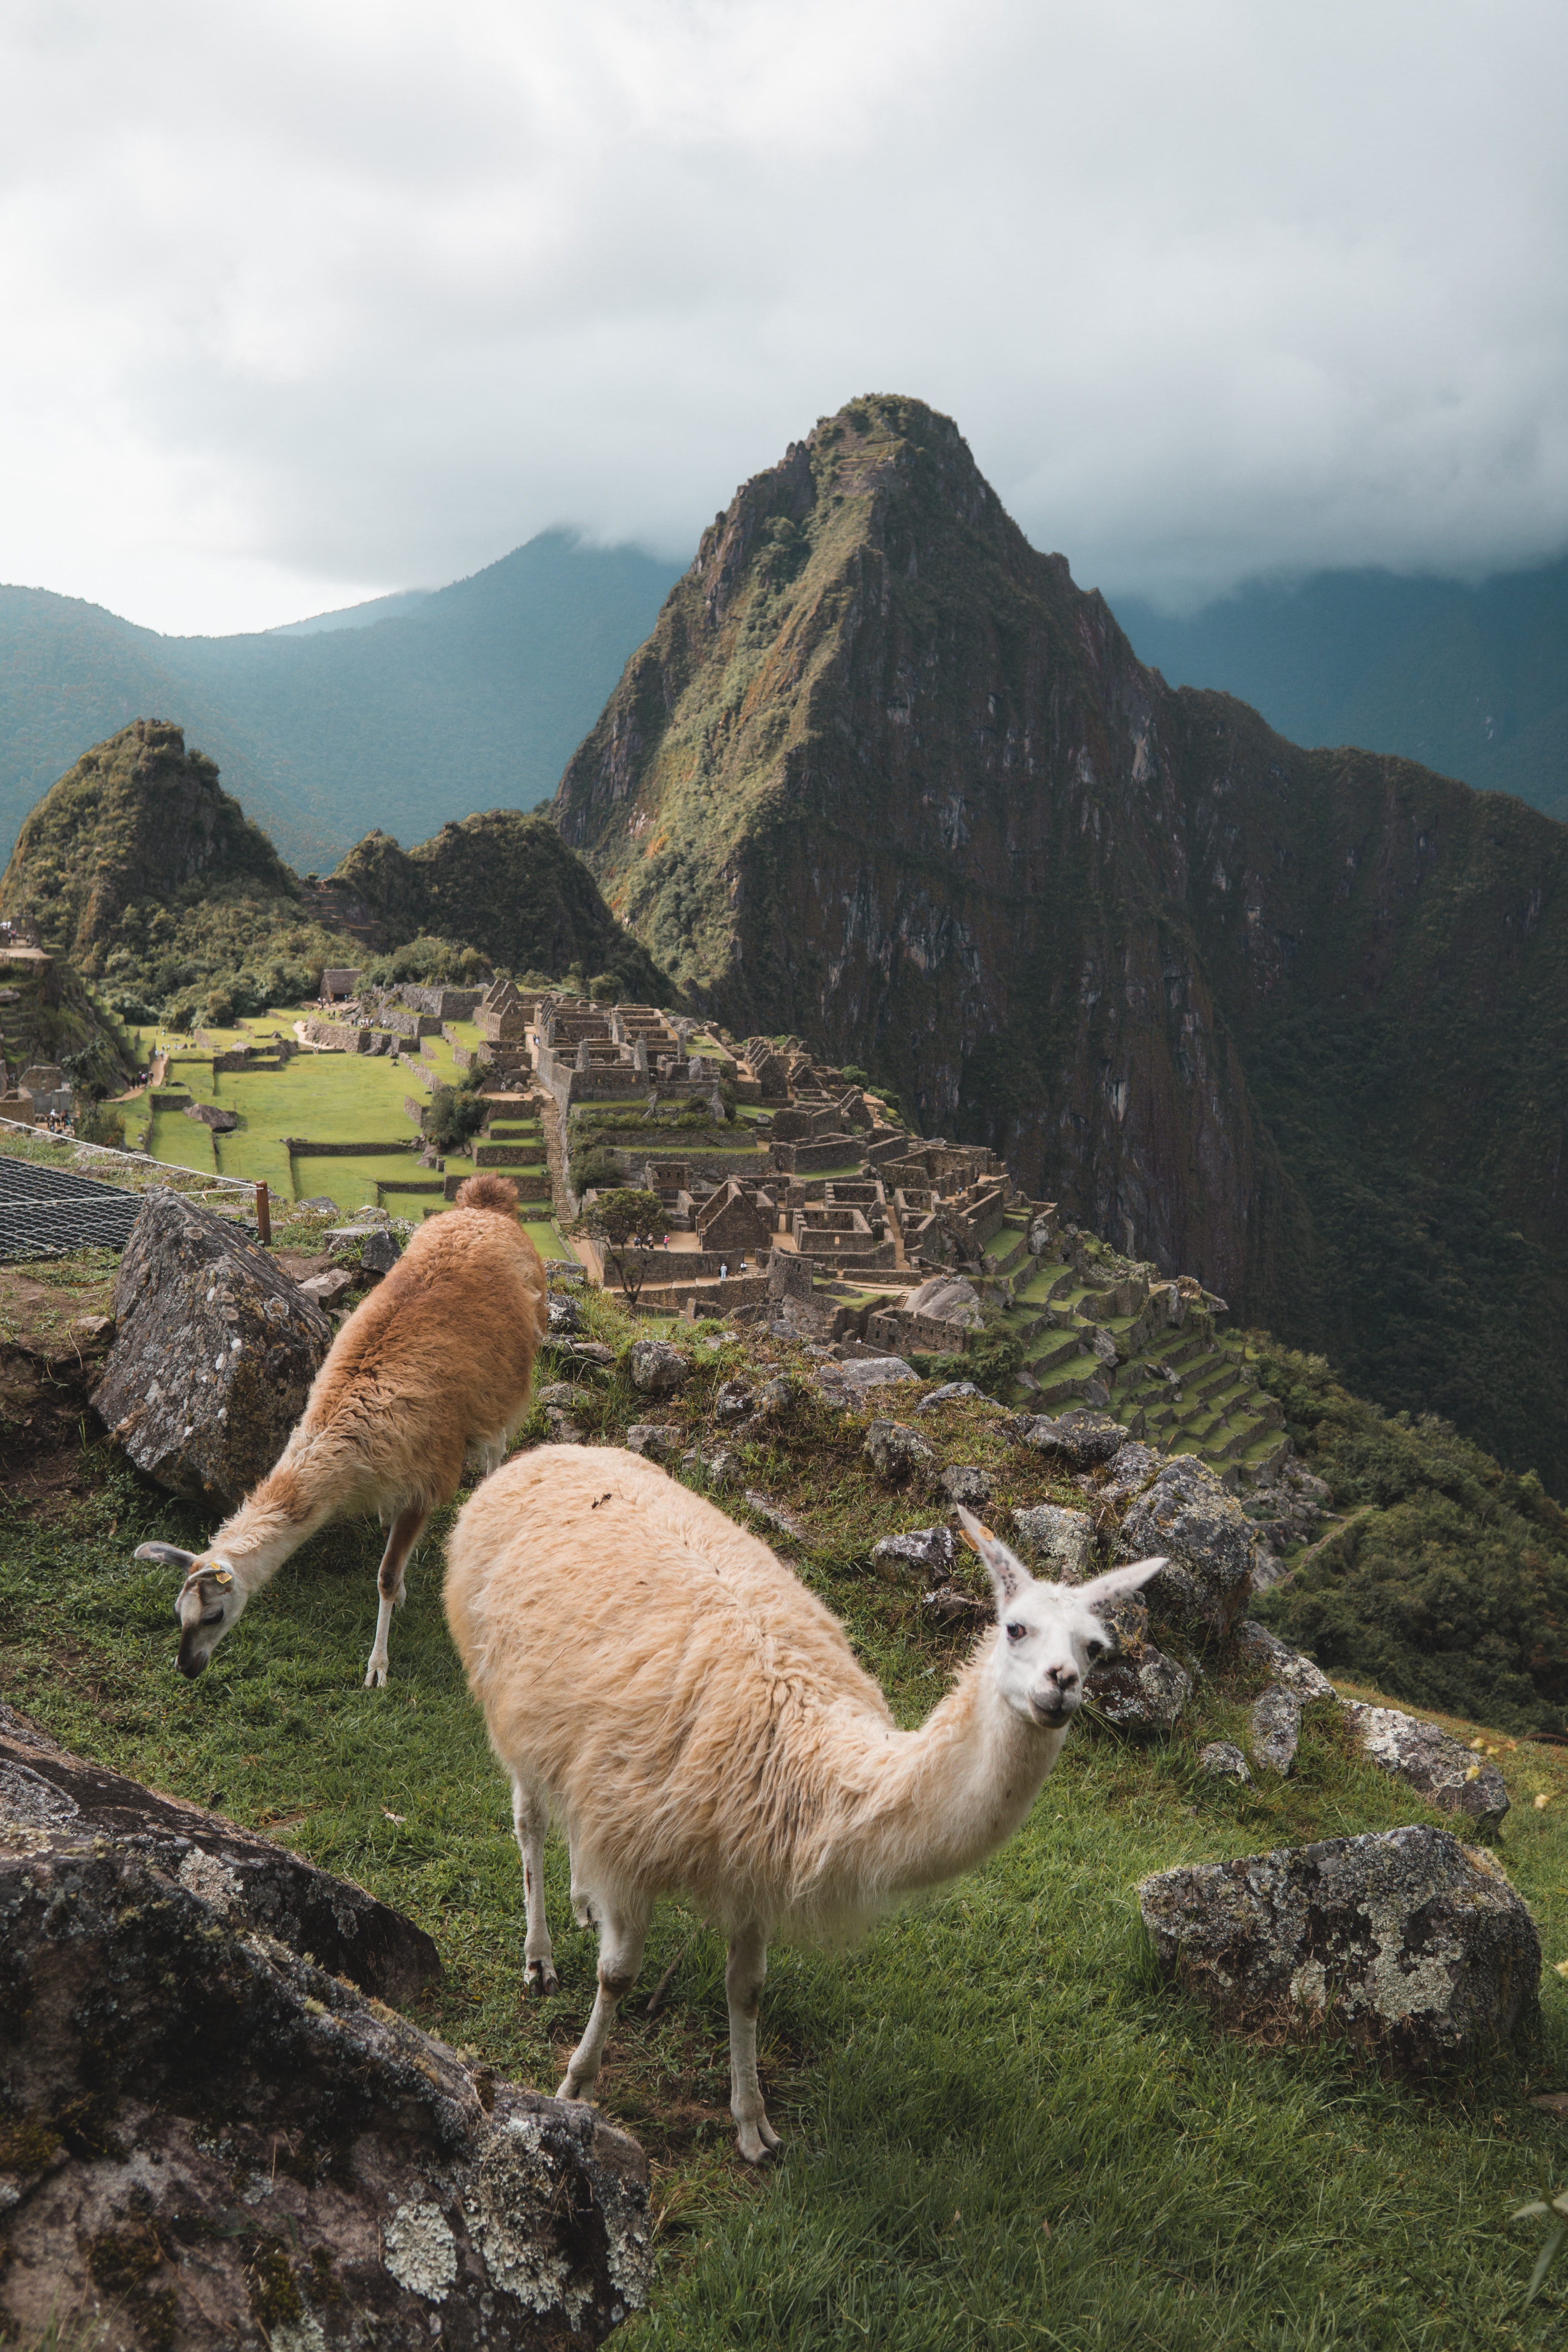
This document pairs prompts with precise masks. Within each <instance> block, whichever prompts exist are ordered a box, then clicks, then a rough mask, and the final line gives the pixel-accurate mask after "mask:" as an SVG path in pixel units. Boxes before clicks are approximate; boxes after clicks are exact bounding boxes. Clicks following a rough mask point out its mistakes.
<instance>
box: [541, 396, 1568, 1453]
mask: <svg viewBox="0 0 1568 2352" xmlns="http://www.w3.org/2000/svg"><path fill="white" fill-rule="evenodd" d="M554 814H555V818H556V821H557V823H558V824H559V825H560V827H561V830H562V833H563V837H564V839H565V840H566V841H567V843H568V844H569V845H571V846H572V847H573V848H574V849H576V850H578V851H580V852H581V854H582V855H583V856H584V858H585V859H586V860H587V862H588V864H589V866H591V868H592V869H593V872H594V874H595V877H596V878H597V879H598V881H599V883H600V886H601V887H602V888H603V889H604V891H605V897H606V898H607V899H608V901H609V904H610V906H611V908H613V910H614V911H615V913H616V915H617V916H618V917H619V918H620V919H621V920H622V921H623V922H625V923H626V925H627V927H628V928H629V929H631V930H632V931H633V932H634V933H635V934H636V935H637V937H638V938H639V939H640V940H642V941H643V942H644V944H645V945H646V946H647V949H648V950H649V951H650V953H651V954H652V955H653V957H654V958H655V960H656V961H657V962H658V964H659V965H660V966H661V968H662V969H663V970H664V971H667V972H668V973H669V974H670V975H671V978H672V979H673V981H674V982H676V983H677V984H678V985H679V987H680V988H682V989H683V990H684V991H686V992H688V993H689V996H690V997H691V998H692V999H693V1000H694V1001H696V1002H700V1003H702V1004H703V1005H705V1006H706V1007H707V1008H708V1009H709V1010H710V1012H711V1013H713V1014H714V1015H715V1016H716V1017H718V1018H720V1019H722V1020H725V1021H727V1022H729V1023H730V1024H731V1025H732V1026H733V1027H734V1028H735V1029H736V1030H737V1031H745V1030H759V1029H761V1030H778V1029H781V1028H784V1027H788V1028H790V1029H792V1030H795V1031H798V1032H800V1033H801V1034H805V1035H807V1036H809V1037H811V1038H812V1039H814V1040H815V1041H816V1043H817V1044H818V1045H819V1047H820V1049H821V1050H822V1051H823V1052H824V1053H826V1055H827V1056H828V1057H829V1058H830V1059H833V1060H837V1061H840V1062H852V1063H855V1064H857V1065H865V1066H867V1067H868V1069H869V1070H870V1071H871V1072H872V1073H873V1075H874V1076H877V1077H878V1078H879V1079H882V1080H884V1081H886V1082H887V1083H889V1085H891V1086H892V1087H894V1088H896V1089H897V1091H898V1093H899V1094H900V1097H902V1099H903V1101H904V1103H905V1104H906V1106H907V1107H908V1108H909V1109H910V1112H911V1113H912V1115H913V1116H914V1117H915V1118H917V1119H918V1120H919V1122H920V1123H921V1125H923V1126H924V1127H926V1128H928V1129H932V1130H934V1131H940V1132H942V1133H943V1134H945V1135H948V1136H952V1137H956V1138H958V1139H963V1140H964V1141H966V1142H972V1143H977V1144H984V1145H987V1146H989V1147H990V1148H991V1149H992V1150H995V1151H996V1152H997V1153H998V1154H999V1155H1001V1156H1002V1157H1004V1158H1005V1160H1006V1161H1007V1162H1008V1164H1009V1166H1010V1167H1011V1168H1012V1170H1013V1171H1014V1173H1015V1175H1016V1178H1017V1180H1018V1181H1019V1183H1020V1184H1021V1185H1023V1186H1024V1187H1025V1188H1026V1190H1027V1191H1028V1192H1031V1193H1033V1194H1036V1195H1044V1196H1048V1197H1050V1198H1053V1199H1056V1200H1058V1201H1059V1202H1061V1204H1062V1208H1063V1213H1064V1215H1066V1216H1068V1217H1069V1218H1071V1219H1074V1220H1076V1221H1079V1222H1081V1223H1084V1224H1085V1225H1087V1226H1090V1227H1093V1228H1094V1229H1096V1230H1098V1231H1100V1232H1101V1233H1104V1234H1109V1235H1110V1236H1112V1237H1113V1238H1114V1240H1115V1242H1116V1244H1118V1246H1119V1247H1121V1248H1122V1249H1124V1250H1125V1251H1126V1252H1127V1253H1128V1254H1129V1255H1131V1256H1132V1257H1134V1258H1138V1259H1148V1260H1152V1261H1154V1262H1156V1263H1158V1264H1159V1265H1162V1266H1164V1267H1167V1268H1174V1267H1178V1266H1180V1267H1187V1268H1190V1269H1192V1270H1193V1272H1194V1275H1195V1276H1197V1278H1198V1279H1199V1280H1200V1281H1201V1282H1202V1283H1203V1284H1204V1285H1205V1286H1207V1287H1208V1288H1209V1289H1211V1290H1212V1291H1214V1292H1216V1293H1218V1294H1220V1295H1222V1296H1224V1297H1226V1298H1228V1299H1229V1300H1230V1301H1231V1303H1232V1306H1233V1307H1234V1308H1235V1310H1236V1312H1237V1318H1239V1319H1240V1320H1242V1321H1256V1322H1258V1323H1260V1324H1268V1326H1269V1327H1270V1328H1272V1329H1274V1330H1276V1331H1278V1332H1279V1333H1280V1334H1281V1335H1282V1336H1283V1337H1284V1338H1286V1339H1289V1340H1290V1341H1292V1342H1293V1343H1296V1344H1299V1345H1302V1346H1307V1347H1311V1348H1316V1349H1322V1350H1323V1351H1325V1352H1326V1353H1328V1354H1330V1355H1331V1356H1332V1357H1333V1358H1334V1359H1335V1360H1337V1361H1338V1362H1340V1363H1341V1364H1342V1365H1343V1366H1344V1367H1345V1369H1346V1371H1347V1373H1348V1374H1349V1375H1350V1376H1351V1377H1352V1379H1353V1380H1354V1381H1355V1383H1356V1385H1357V1386H1358V1387H1360V1388H1362V1389H1364V1390H1366V1391H1370V1392H1371V1393H1373V1394H1375V1395H1378V1396H1380V1397H1382V1398H1383V1399H1384V1401H1385V1402H1387V1403H1388V1404H1389V1405H1391V1406H1400V1407H1405V1408H1407V1409H1409V1410H1411V1411H1415V1412H1422V1411H1437V1412H1443V1413H1446V1414H1448V1415H1450V1416H1452V1417H1453V1418H1454V1419H1455V1420H1456V1421H1458V1423H1460V1424H1461V1425H1462V1426H1463V1427H1465V1428H1466V1429H1467V1430H1468V1431H1470V1432H1472V1433H1474V1434H1476V1435H1477V1436H1479V1437H1480V1438H1481V1439H1482V1440H1483V1441H1484V1442H1485V1443H1486V1444H1489V1445H1490V1446H1492V1447H1494V1448H1495V1449H1496V1450H1497V1452H1498V1453H1499V1454H1501V1455H1502V1457H1503V1458H1504V1459H1505V1460H1507V1461H1510V1462H1511V1463H1513V1464H1515V1465H1520V1466H1521V1467H1522V1466H1524V1465H1530V1464H1535V1465H1539V1467H1540V1468H1541V1470H1542V1475H1545V1476H1546V1477H1547V1478H1548V1479H1549V1480H1550V1481H1551V1483H1552V1485H1553V1486H1556V1487H1558V1488H1559V1489H1560V1490H1561V1488H1562V1487H1563V1484H1564V1482H1565V1481H1568V1435H1565V1433H1568V1314H1565V1313H1564V1308H1565V1307H1568V1186H1565V1185H1564V1183H1563V1154H1564V1148H1565V1144H1568V897H1565V893H1564V887H1563V886H1564V881H1565V879H1568V828H1564V827H1563V826H1562V825H1560V824H1556V823H1554V822H1553V821H1552V820H1551V819H1549V818H1547V817H1544V816H1542V815H1540V814H1537V813H1536V812H1535V811H1533V810H1531V809H1528V808H1526V807H1524V806H1523V805H1522V804H1521V803H1519V802H1516V801H1512V800H1510V799H1507V798H1504V797H1502V796H1500V795H1497V794H1487V793H1474V792H1471V791H1470V790H1469V789H1468V787H1466V786H1464V785H1462V784H1458V783H1456V782H1451V781H1450V780H1447V779H1446V778H1444V777H1441V776H1437V775H1434V774H1432V773H1430V772H1427V771H1426V770H1424V769H1422V768H1419V767H1416V766H1415V765H1413V764H1412V763H1411V762H1409V761H1403V760H1398V759H1393V758H1384V757H1377V756H1373V755H1371V754H1368V753H1364V752H1358V751H1301V750H1300V749H1298V748H1296V747H1295V746H1293V745H1291V744H1289V743H1287V742H1285V741H1284V740H1281V739H1280V738H1279V736H1277V735H1275V734H1273V733H1271V731H1270V730H1269V729H1268V727H1267V726H1266V725H1265V724H1264V722H1263V721H1262V720H1261V719H1259V718H1258V715H1257V714H1256V713H1255V712H1253V711H1251V710H1248V709H1247V708H1246V707H1245V706H1244V705H1242V704H1240V703H1237V702H1235V701H1233V700H1231V699H1229V698H1227V697H1226V696H1223V695H1217V694H1205V693H1199V692H1194V691H1191V690H1185V689H1184V690H1181V691H1173V690H1172V689H1171V688H1168V687H1167V686H1166V685H1165V683H1164V681H1163V678H1162V677H1160V676H1159V674H1158V673H1157V672H1155V671H1152V670H1147V669H1145V668H1143V667H1142V666H1141V665H1140V664H1139V663H1138V661H1137V660H1136V659H1135V657H1134V656H1133V654H1132V651H1131V647H1130V646H1129V645H1128V643H1127V640H1126V638H1125V637H1124V636H1123V635H1122V633H1121V630H1120V629H1119V628H1118V626H1117V625H1116V622H1115V619H1114V618H1113V616H1112V614H1111V613H1110V610H1109V609H1108V607H1107V605H1106V604H1105V603H1104V601H1103V600H1102V599H1101V598H1100V596H1099V595H1098V594H1094V593H1084V592H1083V591H1081V590H1079V588H1078V587H1076V586H1075V584H1074V583H1073V581H1072V578H1071V576H1070V573H1069V572H1068V564H1067V562H1066V561H1065V559H1064V558H1063V557H1061V556H1059V555H1042V554H1039V553H1038V552H1037V551H1036V550H1035V549H1033V548H1032V547H1031V546H1030V545H1029V544H1028V542H1027V541H1026V539H1025V538H1024V536H1023V533H1022V532H1021V531H1020V530H1017V528H1016V526H1015V525H1014V523H1013V522H1012V521H1011V520H1009V518H1008V517H1007V515H1006V514H1005V511H1004V510H1003V508H1002V506H1001V503H1000V501H999V500H998V499H997V498H996V497H995V495H994V492H993V491H992V490H991V488H989V486H988V485H987V484H986V483H985V481H984V479H983V478H982V477H981V475H980V473H979V471H978V469H977V467H975V465H974V463H973V458H972V457H971V456H970V453H969V450H968V448H967V447H966V446H965V444H964V442H963V438H962V436H960V434H959V432H958V430H957V428H956V426H955V425H953V424H952V422H951V421H950V420H949V419H947V418H945V417H942V416H940V415H936V414H935V413H934V412H933V411H931V409H929V408H927V407H925V406H923V405H922V404H921V403H920V402H918V401H914V400H907V399H901V398H894V397H881V396H878V397H868V398H865V399H860V400H856V401H852V402H851V403H850V404H848V405H847V407H846V408H845V409H843V410H842V411H841V412H840V413H839V414H838V415H837V416H834V417H831V418H826V419H824V420H823V421H822V422H820V423H819V424H818V425H817V426H816V429H815V431H813V432H812V433H811V434H810V435H808V436H807V437H806V438H805V440H804V441H802V442H799V443H797V444H794V445H792V446H791V447H790V448H789V450H788V451H787V453H786V455H785V456H784V458H783V459H782V460H781V461H780V462H779V464H778V465H776V466H775V467H772V468H771V469H770V470H769V471H767V472H765V473H763V474H760V475H758V476H757V477H756V478H754V479H753V480H752V481H750V482H748V483H746V484H745V485H744V486H743V487H742V489H741V490H740V491H739V492H738V493H737V495H736V497H735V499H734V500H733V502H732V504H731V507H730V509H729V510H728V512H727V513H724V514H722V515H721V516H720V517H719V518H718V519H717V520H715V522H714V523H713V525H712V526H711V528H710V530H707V531H706V532H705V533H704V534H703V538H702V541H701V545H700V549H699V551H698V553H697V557H696V560H695V562H693V564H692V565H691V568H690V570H689V572H687V573H686V574H685V575H684V577H683V578H682V579H681V580H680V581H679V583H677V585H676V587H675V588H674V589H673V590H672V591H671V593H670V595H669V597H668V601H667V603H666V604H665V607H664V610H663V612H662V614H660V617H659V620H658V625H657V627H656V629H655V631H654V633H653V635H652V636H651V637H650V638H649V639H648V641H647V644H646V645H645V646H643V647H642V648H641V649H640V651H639V652H638V653H637V655H636V656H634V657H633V659H632V660H631V661H630V662H629V663H628V665H627V667H626V673H625V675H624V677H622V680H621V683H620V685H619V687H618V688H616V693H615V694H614V696H613V697H612V698H611V700H610V702H609V704H608V706H607V707H606V709H605V712H604V715H603V717H602V718H601V719H600V721H599V723H598V725H597V727H596V728H595V730H594V732H593V733H592V734H591V735H590V736H589V738H588V740H586V742H585V743H584V745H583V747H582V749H581V750H580V751H579V752H578V753H577V754H576V756H575V758H574V760H573V761H572V763H571V765H570V766H569V767H568V769H567V771H566V773H565V776H564V777H563V782H562V785H561V789H560V792H559V793H558V795H557V798H556V802H555V803H554Z"/></svg>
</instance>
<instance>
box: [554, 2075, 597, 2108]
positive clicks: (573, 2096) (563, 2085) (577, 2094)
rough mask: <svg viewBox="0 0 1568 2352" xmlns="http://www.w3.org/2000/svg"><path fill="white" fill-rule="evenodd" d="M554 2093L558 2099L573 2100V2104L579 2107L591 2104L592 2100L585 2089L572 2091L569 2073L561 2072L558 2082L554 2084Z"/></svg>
mask: <svg viewBox="0 0 1568 2352" xmlns="http://www.w3.org/2000/svg"><path fill="white" fill-rule="evenodd" d="M555 2095H556V2097H557V2098H558V2099H570V2100H572V2101H573V2103H574V2105H577V2106H580V2107H586V2106H591V2105H592V2104H593V2102H592V2100H591V2099H590V2098H589V2097H588V2095H587V2092H586V2090H582V2091H574V2089H573V2087H572V2077H571V2075H570V2074H563V2076H562V2078H561V2080H560V2082H559V2083H558V2084H556V2087H555Z"/></svg>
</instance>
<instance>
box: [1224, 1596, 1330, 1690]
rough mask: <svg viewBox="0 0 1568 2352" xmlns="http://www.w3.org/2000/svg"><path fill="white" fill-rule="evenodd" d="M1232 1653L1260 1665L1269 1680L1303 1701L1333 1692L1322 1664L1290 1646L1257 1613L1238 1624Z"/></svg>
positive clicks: (1243, 1659)
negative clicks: (1280, 1684) (1271, 1630)
mask: <svg viewBox="0 0 1568 2352" xmlns="http://www.w3.org/2000/svg"><path fill="white" fill-rule="evenodd" d="M1231 1654H1232V1655H1233V1657H1235V1658H1237V1660H1239V1661H1242V1662H1244V1663H1245V1664H1247V1665H1249V1666H1261V1667H1262V1669H1263V1671H1264V1673H1265V1674H1267V1675H1268V1678H1269V1680H1270V1682H1276V1683H1283V1684H1284V1685H1285V1687H1286V1689H1287V1690H1293V1691H1294V1692H1295V1693H1296V1696H1297V1697H1298V1698H1300V1699H1301V1700H1302V1701H1303V1702H1305V1701H1307V1700H1309V1699H1314V1698H1332V1697H1333V1696H1334V1686H1333V1685H1332V1683H1331V1681H1330V1680H1329V1678H1328V1676H1327V1675H1326V1674H1324V1672H1323V1670H1322V1668H1321V1666H1320V1665H1318V1664H1315V1663H1314V1661H1313V1660H1312V1659H1310V1658H1309V1657H1308V1656H1307V1655H1306V1654H1305V1653H1304V1652H1303V1651H1301V1650H1293V1649H1292V1648H1291V1647H1290V1644H1289V1642H1282V1641H1281V1640H1280V1639H1279V1634H1278V1633H1270V1632H1269V1630H1268V1626H1267V1625H1260V1624H1259V1623H1258V1620H1257V1619H1256V1617H1249V1618H1247V1621H1246V1622H1245V1623H1244V1624H1242V1625H1240V1626H1238V1627H1237V1633H1236V1640H1235V1643H1234V1645H1233V1648H1232V1653H1231Z"/></svg>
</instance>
